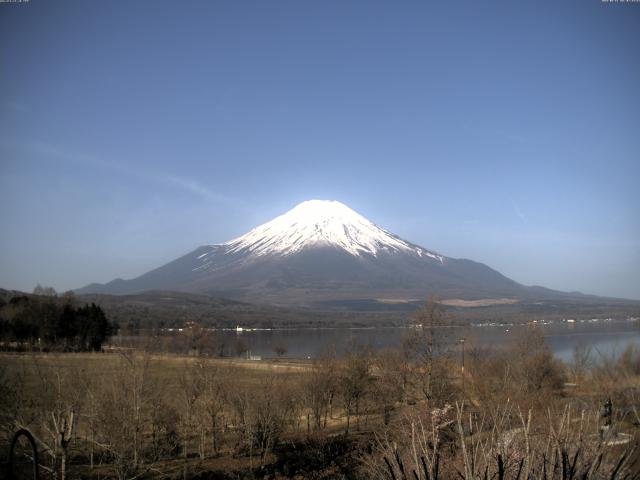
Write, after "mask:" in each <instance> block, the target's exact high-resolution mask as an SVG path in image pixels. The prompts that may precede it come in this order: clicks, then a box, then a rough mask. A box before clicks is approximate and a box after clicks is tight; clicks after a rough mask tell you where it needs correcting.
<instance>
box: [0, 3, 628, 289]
mask: <svg viewBox="0 0 640 480" xmlns="http://www.w3.org/2000/svg"><path fill="white" fill-rule="evenodd" d="M638 7H639V5H638V4H632V3H629V4H625V3H612V4H609V3H606V2H604V3H603V2H600V1H594V2H580V1H571V2H562V3H558V2H531V3H530V4H528V5H525V4H520V3H519V4H517V5H515V4H513V3H509V2H482V3H477V2H475V3H474V2H456V3H455V4H443V3H441V2H438V3H434V4H431V5H428V4H424V3H422V2H415V3H408V4H405V5H403V6H402V8H400V6H398V5H397V4H391V3H370V2H351V3H348V4H345V3H344V2H322V3H321V4H320V3H304V4H303V3H299V2H277V3H266V2H260V3H258V2H256V3H251V4H249V5H247V4H238V3H236V2H215V3H204V2H202V3H199V2H197V3H193V4H190V5H189V6H186V5H183V4H176V3H175V2H172V3H169V2H154V3H153V4H152V5H151V4H143V3H130V2H109V3H91V4H88V3H84V2H68V1H62V2H55V3H54V2H42V3H41V2H37V1H35V0H32V1H30V2H27V3H20V4H13V3H4V4H0V40H1V42H0V58H1V59H2V63H3V65H5V73H6V74H5V75H2V76H0V87H1V88H0V127H1V130H0V192H1V193H0V215H1V218H2V224H3V234H2V236H1V237H0V238H2V240H1V243H0V287H2V288H7V289H17V290H26V291H30V290H32V289H33V287H34V286H35V285H36V284H38V283H40V284H42V285H51V286H53V287H54V288H56V289H57V290H59V291H64V290H67V289H74V288H80V287H82V286H84V285H87V284H89V283H92V282H100V283H104V282H108V281H110V280H113V279H115V278H118V277H120V278H125V279H126V278H132V277H135V276H138V275H140V274H142V273H145V272H147V271H149V270H151V269H153V268H156V267H158V266H160V265H162V264H164V263H166V262H168V261H171V260H173V259H175V258H176V257H178V256H181V255H183V254H186V253H188V252H189V251H191V250H193V249H194V248H196V247H197V246H199V245H203V244H211V243H220V242H224V241H227V240H230V239H232V238H234V237H237V236H239V235H242V234H244V233H246V232H247V231H248V230H250V229H251V228H253V227H256V226H257V225H259V224H262V223H265V222H267V221H269V220H271V219H273V218H274V217H275V216H277V215H280V214H282V213H284V212H285V211H287V210H289V209H291V208H293V207H294V206H295V205H297V204H298V203H300V202H302V201H304V200H308V199H312V198H319V199H331V200H339V201H341V202H342V203H344V204H346V205H348V206H349V207H350V208H352V209H354V210H356V211H357V212H358V213H360V214H362V215H364V216H365V217H366V218H368V219H369V220H371V221H373V222H374V223H376V224H378V225H380V226H382V227H383V228H385V229H387V230H389V231H391V232H393V233H395V234H397V235H399V236H400V237H402V238H403V239H406V240H408V241H410V242H413V243H415V244H418V245H420V246H423V247H425V248H427V249H430V250H433V251H436V252H438V253H441V254H443V255H446V256H449V257H455V258H469V259H472V260H475V261H478V262H482V263H485V264H487V265H488V266H490V267H492V268H494V269H496V270H498V271H499V272H500V273H502V274H504V275H506V276H508V277H509V278H512V279H513V280H515V281H517V282H520V283H523V284H525V285H542V286H545V287H548V288H553V289H558V290H563V291H581V292H583V293H590V294H596V295H603V296H615V297H622V298H630V299H640V198H639V197H638V193H637V184H638V179H639V178H640V157H639V155H638V154H639V152H640V135H638V132H639V131H640V117H639V116H638V112H639V111H640V93H639V92H638V89H637V86H638V85H640V56H639V55H638V48H637V45H640V8H638Z"/></svg>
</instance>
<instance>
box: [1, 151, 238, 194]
mask: <svg viewBox="0 0 640 480" xmlns="http://www.w3.org/2000/svg"><path fill="white" fill-rule="evenodd" d="M0 146H2V147H5V148H6V147H10V148H13V149H18V150H22V151H26V152H29V153H31V154H36V155H38V156H39V157H40V158H46V159H49V160H55V161H59V162H65V163H71V164H75V165H83V166H90V167H94V168H100V169H105V170H109V171H112V172H116V173H119V174H121V175H125V176H128V177H132V178H136V179H140V180H143V181H146V182H151V183H157V184H162V185H166V186H169V187H172V188H175V189H178V190H182V191H185V192H188V193H191V194H193V195H196V196H199V197H201V198H203V199H205V200H208V201H213V202H218V203H225V204H229V205H233V206H239V202H238V200H237V199H235V198H232V197H229V196H227V195H224V194H221V193H219V192H216V191H214V190H211V189H210V188H208V187H206V186H204V185H202V184H201V183H199V182H197V181H195V180H193V179H190V178H184V177H180V176H176V175H171V174H167V173H163V172H159V173H158V172H148V171H146V170H143V169H140V168H136V167H133V166H131V165H127V164H125V163H119V162H114V161H111V160H110V161H106V160H104V159H103V158H100V157H97V156H94V155H90V154H86V153H78V152H75V151H70V150H66V149H63V148H60V147H58V146H56V145H51V144H49V143H44V142H32V143H29V144H9V143H7V142H3V141H0Z"/></svg>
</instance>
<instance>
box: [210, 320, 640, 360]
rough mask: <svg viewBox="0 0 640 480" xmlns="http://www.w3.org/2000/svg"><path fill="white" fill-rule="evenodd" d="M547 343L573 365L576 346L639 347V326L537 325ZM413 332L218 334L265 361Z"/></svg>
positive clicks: (510, 332)
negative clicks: (281, 354) (280, 352)
mask: <svg viewBox="0 0 640 480" xmlns="http://www.w3.org/2000/svg"><path fill="white" fill-rule="evenodd" d="M538 326H539V328H540V329H541V330H542V332H543V335H544V337H545V341H546V342H547V345H548V346H549V347H550V348H551V350H552V351H553V352H554V354H555V355H556V356H557V357H558V358H560V359H562V360H565V361H571V359H572V356H573V350H574V348H575V347H576V346H578V345H589V346H591V347H592V349H593V354H594V355H596V356H601V355H604V356H616V355H619V354H620V353H621V352H622V351H623V350H624V349H625V348H626V347H627V346H628V345H629V344H631V343H634V342H635V343H636V344H638V345H640V322H638V321H637V319H633V320H622V321H614V320H604V319H603V320H597V321H588V320H586V321H576V322H575V323H568V322H554V323H550V324H538ZM528 328H529V327H527V326H523V325H481V326H470V327H464V328H463V327H448V328H446V336H447V337H448V338H449V339H450V341H451V343H455V342H456V340H458V339H460V338H465V348H473V347H474V346H482V347H486V346H493V347H504V346H508V345H509V344H510V343H512V342H514V341H515V340H516V339H517V338H518V337H519V336H521V335H526V332H527V330H528ZM410 332H411V329H410V328H401V327H375V328H317V329H309V328H305V329H295V328H292V329H273V330H266V329H254V330H246V329H243V330H242V331H236V330H219V331H218V332H217V333H218V335H219V337H220V338H221V339H222V341H223V342H224V344H225V345H226V346H227V348H228V349H231V350H232V349H233V345H235V344H238V343H242V344H243V345H244V346H246V348H248V349H249V351H250V352H251V355H254V356H261V357H262V358H272V357H276V356H277V355H276V353H275V350H276V348H278V347H281V348H283V349H286V353H285V354H284V356H286V357H295V358H301V357H302V358H307V357H311V358H313V357H316V356H318V355H320V354H322V352H323V351H326V350H327V349H328V348H335V349H336V351H337V352H338V354H342V353H344V352H345V350H346V348H347V347H348V346H350V345H352V344H357V345H364V346H370V347H372V348H373V349H375V350H380V349H384V348H395V347H398V346H400V345H401V343H402V341H403V339H404V338H406V336H407V335H408V334H409V333H410Z"/></svg>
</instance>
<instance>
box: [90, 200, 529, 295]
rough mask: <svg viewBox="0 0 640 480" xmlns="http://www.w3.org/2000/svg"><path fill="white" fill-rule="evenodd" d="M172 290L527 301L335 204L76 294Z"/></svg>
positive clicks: (517, 289)
mask: <svg viewBox="0 0 640 480" xmlns="http://www.w3.org/2000/svg"><path fill="white" fill-rule="evenodd" d="M146 290H175V291H185V292H192V293H207V294H215V295H224V296H227V297H230V298H237V299H242V300H251V301H261V302H270V303H286V304H307V303H314V302H320V301H322V302H326V301H331V300H345V299H358V298H385V299H388V298H392V299H415V298H424V297H425V296H426V295H428V294H431V293H433V294H438V295H440V296H443V297H456V298H466V299H475V298H482V297H527V296H530V295H529V293H530V289H529V288H528V287H524V286H522V285H520V284H518V283H517V282H514V281H513V280H510V279H509V278H507V277H505V276H504V275H502V274H500V273H499V272H497V271H495V270H493V269H491V268H489V267H488V266H486V265H484V264H481V263H477V262H473V261H471V260H464V259H453V258H449V257H446V256H444V255H440V254H438V253H435V252H432V251H430V250H427V249H425V248H422V247H420V246H417V245H414V244H412V243H410V242H407V241H405V240H403V239H401V238H399V237H398V236H396V235H394V234H393V233H391V232H388V231H387V230H384V229H383V228H380V227H379V226H377V225H375V224H374V223H372V222H370V221H369V220H367V219H366V218H364V217H363V216H361V215H359V214H358V213H356V212H354V211H353V210H351V209H350V208H349V207H347V206H346V205H344V204H342V203H340V202H335V201H321V200H310V201H307V202H303V203H301V204H299V205H298V206H296V207H295V208H293V209H292V210H289V211H288V212H286V213H285V214H284V215H281V216H279V217H277V218H275V219H274V220H272V221H270V222H268V223H265V224H263V225H260V226H258V227H257V228H254V229H253V230H251V231H250V232H248V233H247V234H245V235H243V236H241V237H238V238H236V239H233V240H231V241H229V242H226V243H222V244H216V245H207V246H202V247H199V248H197V249H195V250H194V251H192V252H190V253H188V254H186V255H184V256H183V257H180V258H178V259H176V260H174V261H172V262H170V263H168V264H166V265H163V266H161V267H159V268H157V269H155V270H152V271H150V272H148V273H145V274H144V275H141V276H139V277H137V278H134V279H131V280H122V279H117V280H114V281H112V282H109V283H107V284H104V285H100V284H91V285H88V286H87V287H85V288H83V289H80V290H79V291H78V292H79V293H107V294H131V293H138V292H143V291H146Z"/></svg>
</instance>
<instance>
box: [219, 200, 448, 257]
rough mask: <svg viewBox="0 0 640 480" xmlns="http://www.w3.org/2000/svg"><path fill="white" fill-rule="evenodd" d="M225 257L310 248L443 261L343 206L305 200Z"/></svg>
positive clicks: (233, 244) (230, 246)
mask: <svg viewBox="0 0 640 480" xmlns="http://www.w3.org/2000/svg"><path fill="white" fill-rule="evenodd" d="M223 246H225V247H227V253H240V252H246V253H250V254H252V255H257V256H262V255H267V254H279V255H289V254H292V253H296V252H299V251H300V250H303V249H305V248H309V247H313V246H333V247H337V248H340V249H342V250H344V251H346V252H348V253H349V254H351V255H353V256H360V255H362V254H370V255H373V256H377V255H378V254H379V253H380V252H381V251H384V252H389V253H393V252H407V253H413V254H416V255H418V256H428V257H432V258H433V259H435V260H438V261H440V262H442V261H443V257H442V256H440V255H437V254H435V253H433V252H429V251H428V250H425V249H423V248H420V247H418V246H415V245H412V244H410V243H408V242H405V241H404V240H402V239H400V238H399V237H397V236H395V235H393V234H392V233H390V232H388V231H386V230H384V229H383V228H380V227H378V226H377V225H375V224H374V223H372V222H370V221H369V220H367V219H366V218H365V217H363V216H362V215H360V214H358V213H357V212H355V211H353V210H352V209H350V208H349V207H347V206H346V205H344V204H343V203H340V202H338V201H331V200H308V201H305V202H302V203H300V204H299V205H297V206H295V207H294V208H292V209H291V210H289V211H288V212H286V213H284V214H283V215H280V216H279V217H276V218H275V219H273V220H271V221H270V222H267V223H265V224H263V225H260V226H258V227H256V228H254V229H253V230H251V231H250V232H248V233H247V234H245V235H243V236H241V237H238V238H235V239H233V240H231V241H229V242H226V243H224V244H223Z"/></svg>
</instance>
